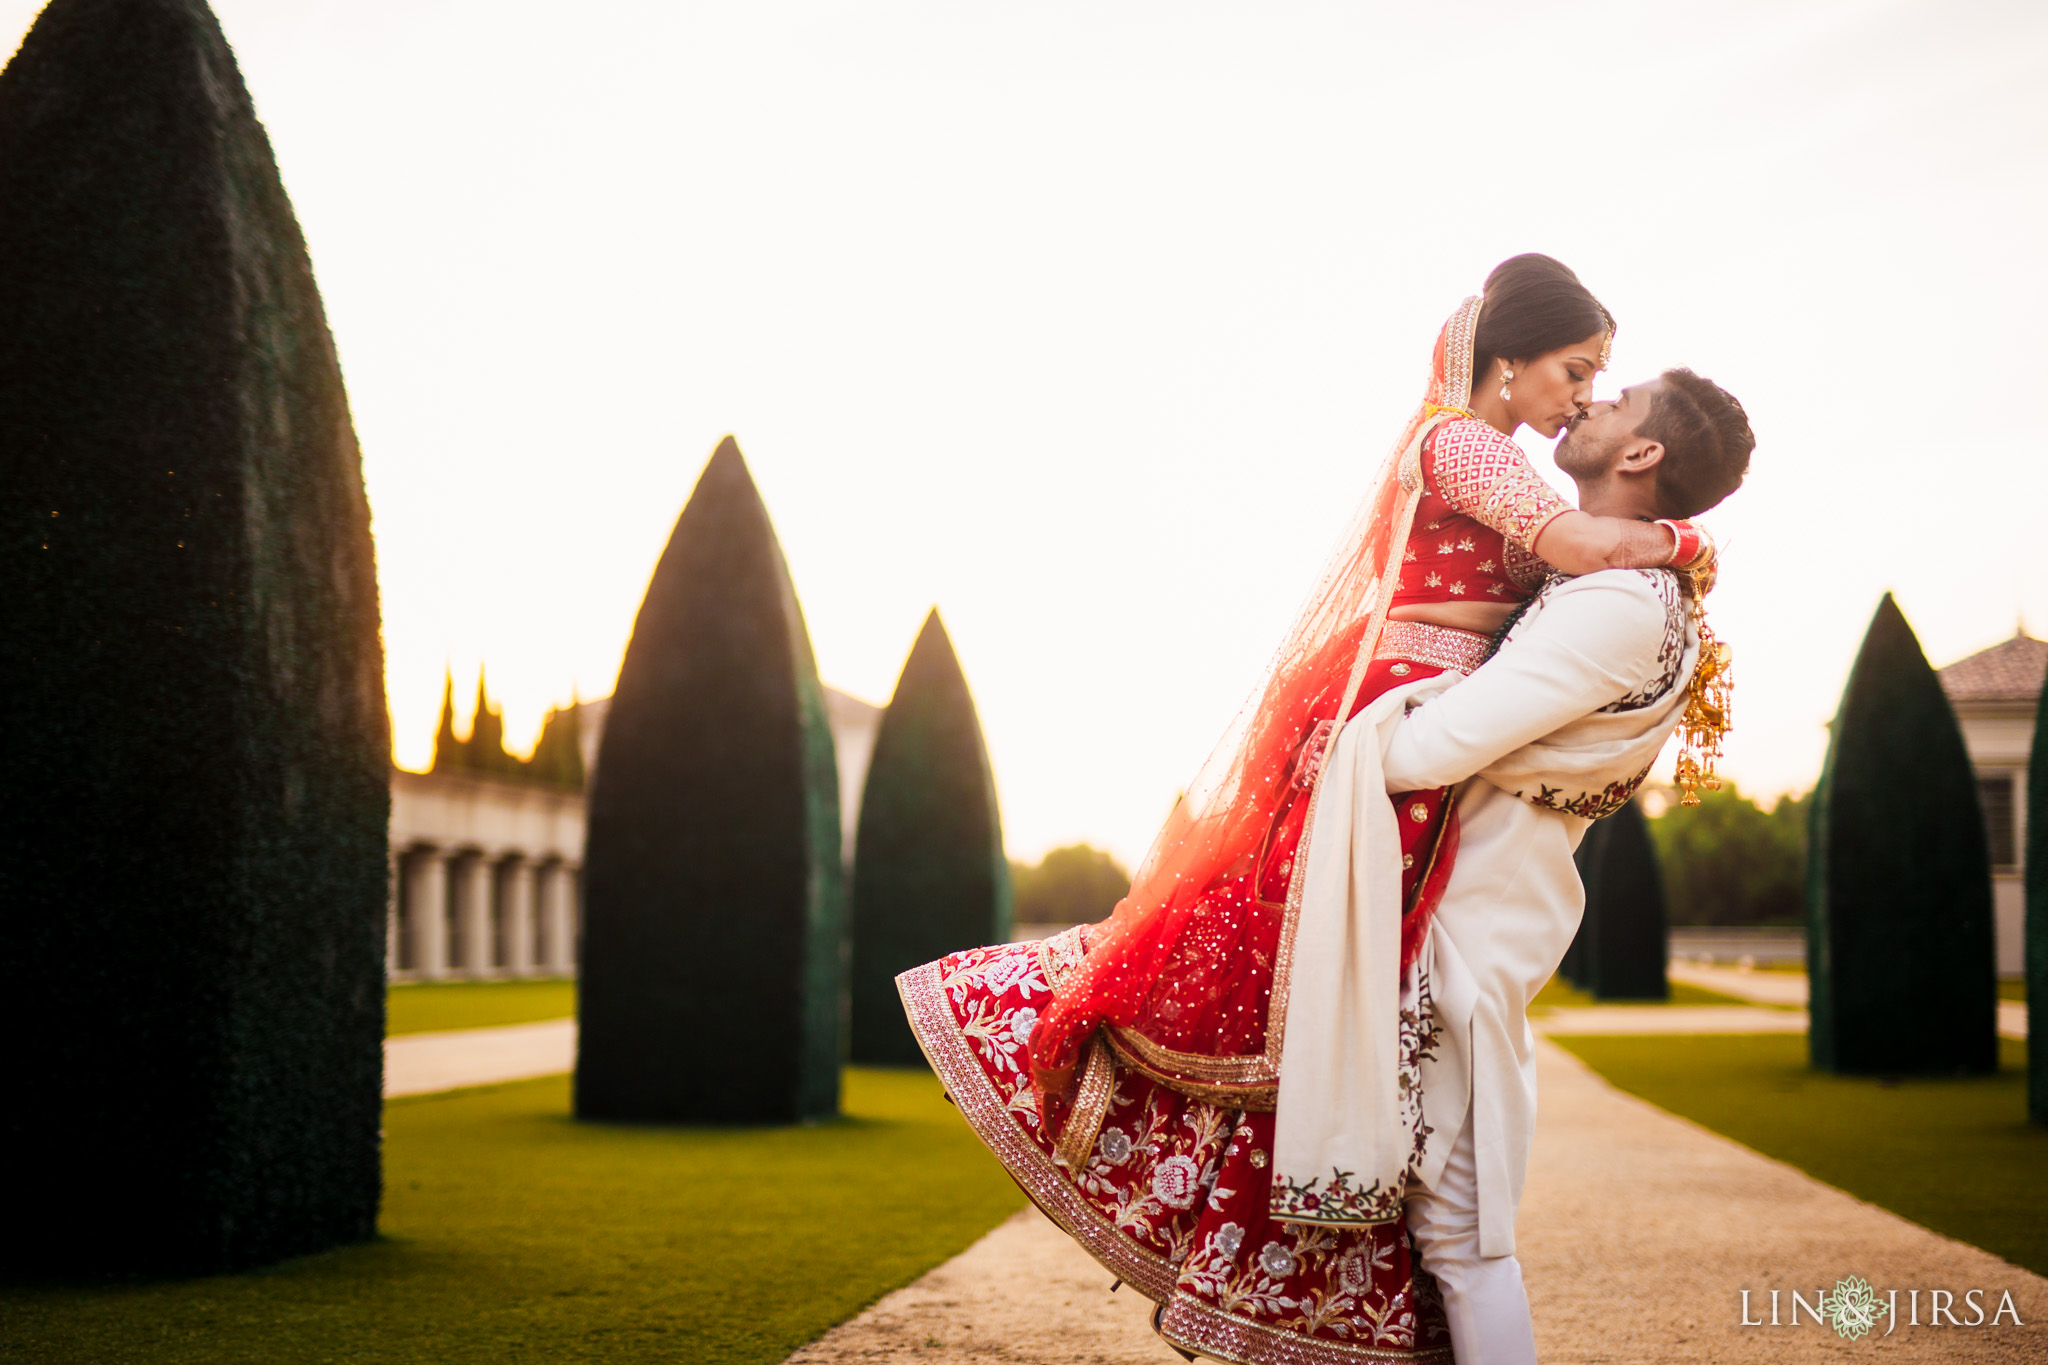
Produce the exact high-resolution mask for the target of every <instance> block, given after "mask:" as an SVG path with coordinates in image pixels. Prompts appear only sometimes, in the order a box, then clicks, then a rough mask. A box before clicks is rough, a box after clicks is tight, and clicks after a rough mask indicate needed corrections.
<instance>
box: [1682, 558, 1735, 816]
mask: <svg viewBox="0 0 2048 1365" xmlns="http://www.w3.org/2000/svg"><path fill="white" fill-rule="evenodd" d="M1692 605H1693V620H1694V621H1696V622H1697V623H1698V625H1699V633H1700V658H1699V663H1698V664H1696V665H1695V666H1694V667H1693V671H1692V681H1691V682H1690V683H1688V684H1687V685H1686V698H1685V715H1684V716H1683V717H1681V718H1680V720H1679V722H1678V743H1679V749H1678V770H1677V772H1676V773H1675V774H1674V777H1675V780H1676V782H1677V784H1678V804H1679V805H1681V806H1697V805H1698V804H1699V803H1700V788H1701V787H1705V788H1706V789H1707V790H1708V791H1710V792H1716V791H1719V790H1721V779H1720V777H1719V776H1717V775H1716V774H1715V772H1714V764H1715V762H1716V761H1718V760H1719V759H1720V757H1721V737H1722V736H1723V735H1725V734H1727V733H1728V731H1729V729H1730V727H1731V726H1732V724H1733V721H1732V719H1731V717H1732V715H1733V709H1734V694H1735V671H1734V669H1735V651H1734V650H1732V649H1730V648H1728V646H1727V645H1724V644H1722V643H1721V642H1720V641H1719V640H1717V639H1715V638H1714V632H1713V629H1712V628H1711V627H1710V626H1708V625H1707V608H1706V591H1705V589H1704V587H1700V589H1699V590H1698V591H1697V592H1695V594H1694V596H1693V599H1692Z"/></svg>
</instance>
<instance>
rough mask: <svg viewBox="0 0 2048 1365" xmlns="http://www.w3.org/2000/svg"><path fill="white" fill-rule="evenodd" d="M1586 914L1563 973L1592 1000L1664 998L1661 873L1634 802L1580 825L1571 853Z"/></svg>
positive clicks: (1668, 988) (1666, 948) (1667, 988)
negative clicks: (1582, 833)
mask: <svg viewBox="0 0 2048 1365" xmlns="http://www.w3.org/2000/svg"><path fill="white" fill-rule="evenodd" d="M1577 862H1578V864H1579V876H1580V878H1581V879H1582V880H1583V881H1584V882H1585V884H1586V913H1585V917H1584V918H1583V919H1581V920H1580V921H1579V932H1578V933H1577V934H1576V935H1575V936H1574V937H1573V939H1572V946H1571V947H1570V949H1568V950H1567V951H1566V953H1565V959H1566V961H1567V962H1568V963H1569V964H1570V966H1571V971H1570V972H1569V973H1568V974H1567V976H1566V979H1567V980H1569V981H1571V982H1572V984H1573V985H1575V986H1578V987H1579V988H1580V989H1582V990H1586V991H1590V992H1592V994H1593V995H1594V997H1595V998H1596V999H1600V1000H1668V999H1670V998H1671V985H1670V982H1669V981H1668V980H1667V979H1666V977H1665V970H1664V969H1665V965H1666V961H1667V959H1668V957H1669V956H1670V946H1669V940H1668V937H1667V934H1666V919H1667V916H1666V909H1665V895H1664V875H1663V873H1662V872H1661V871H1660V870H1659V868H1658V866H1657V849H1656V846H1655V845H1654V844H1653V843H1652V842H1651V840H1650V827H1649V822H1648V821H1647V820H1645V819H1644V818H1643V812H1642V809H1641V807H1639V806H1638V805H1637V804H1636V803H1635V802H1634V801H1631V802H1629V803H1628V804H1627V805H1625V806H1623V807H1622V808H1621V809H1620V810H1618V811H1616V812H1615V813H1614V814H1612V815H1610V816H1608V817H1607V818H1606V819H1604V820H1597V821H1595V822H1594V823H1593V827H1592V828H1591V829H1589V830H1587V831H1586V837H1585V839H1584V840H1582V841H1581V842H1580V844H1579V852H1578V855H1577Z"/></svg>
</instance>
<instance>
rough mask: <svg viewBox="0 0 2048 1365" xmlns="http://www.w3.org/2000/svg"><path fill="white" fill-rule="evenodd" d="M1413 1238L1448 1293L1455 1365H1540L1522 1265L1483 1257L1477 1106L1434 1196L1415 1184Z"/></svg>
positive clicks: (1411, 1192)
mask: <svg viewBox="0 0 2048 1365" xmlns="http://www.w3.org/2000/svg"><path fill="white" fill-rule="evenodd" d="M1406 1205H1407V1211H1408V1231H1409V1233H1410V1234H1411V1235H1412V1236H1413V1237H1414V1239H1415V1247H1416V1250H1417V1251H1418V1252H1420V1253H1421V1259H1422V1268H1423V1269H1424V1270H1427V1271H1428V1272H1429V1273H1430V1274H1432V1275H1434V1276H1436V1282H1437V1287H1438V1288H1440V1289H1442V1290H1443V1296H1444V1316H1445V1317H1447V1318H1449V1319H1450V1323H1451V1349H1452V1350H1453V1351H1454V1352H1456V1354H1457V1357H1458V1365H1536V1334H1535V1329H1534V1328H1533V1327H1532V1326H1531V1325H1530V1322H1529V1295H1528V1293H1527V1291H1525V1290H1524V1289H1523V1288H1522V1263H1521V1262H1520V1261H1517V1260H1516V1259H1515V1258H1514V1257H1512V1256H1481V1255H1480V1254H1479V1177H1478V1168H1477V1166H1476V1165H1475V1164H1474V1162H1473V1159H1472V1106H1470V1105H1466V1106H1465V1126H1464V1127H1463V1128H1460V1129H1459V1130H1458V1140H1457V1141H1456V1142H1453V1143H1452V1144H1451V1152H1450V1156H1449V1158H1448V1159H1447V1160H1446V1161H1445V1162H1444V1170H1443V1176H1442V1177H1441V1178H1440V1179H1439V1180H1438V1181H1437V1183H1436V1187H1435V1188H1434V1189H1431V1188H1429V1187H1427V1186H1425V1185H1423V1184H1422V1182H1421V1181H1419V1180H1415V1181H1411V1182H1410V1184H1409V1186H1408V1197H1407V1201H1406Z"/></svg>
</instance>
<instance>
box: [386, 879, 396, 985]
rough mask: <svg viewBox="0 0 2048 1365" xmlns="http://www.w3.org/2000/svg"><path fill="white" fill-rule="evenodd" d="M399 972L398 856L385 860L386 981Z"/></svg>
mask: <svg viewBox="0 0 2048 1365" xmlns="http://www.w3.org/2000/svg"><path fill="white" fill-rule="evenodd" d="M398 971H399V955H398V855H397V854H396V853H387V854H386V855H385V858H384V979H385V980H386V981H389V980H390V979H391V978H392V977H394V976H396V975H397V974H398Z"/></svg>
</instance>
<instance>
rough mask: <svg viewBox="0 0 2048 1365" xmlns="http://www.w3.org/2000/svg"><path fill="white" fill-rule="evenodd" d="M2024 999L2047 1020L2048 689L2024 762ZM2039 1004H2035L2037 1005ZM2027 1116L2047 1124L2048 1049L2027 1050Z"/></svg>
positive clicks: (2036, 714) (2037, 712)
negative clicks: (2032, 741)
mask: <svg viewBox="0 0 2048 1365" xmlns="http://www.w3.org/2000/svg"><path fill="white" fill-rule="evenodd" d="M2026 868H2027V917H2026V926H2027V927H2026V955H2027V956H2026V969H2027V1000H2028V1002H2029V1007H2030V1009H2037V1010H2039V1011H2040V1013H2039V1014H2030V1015H2029V1018H2030V1019H2033V1018H2042V1017H2048V687H2044V688H2042V689H2041V699H2040V701H2039V702H2037V703H2036V704H2035V709H2034V747H2033V752H2032V754H2031V756H2030V757H2029V758H2028V760H2027V848H2026ZM2036 1002H2038V1003H2036ZM2027 1115H2028V1117H2030V1118H2031V1119H2033V1121H2034V1122H2036V1123H2042V1124H2048V1046H2043V1047H2036V1046H2033V1045H2032V1043H2031V1041H2030V1042H2029V1046H2028V1047H2027Z"/></svg>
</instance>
